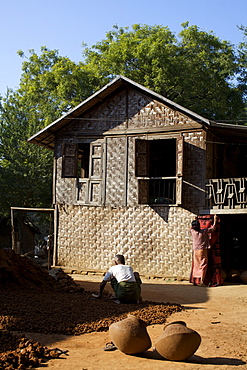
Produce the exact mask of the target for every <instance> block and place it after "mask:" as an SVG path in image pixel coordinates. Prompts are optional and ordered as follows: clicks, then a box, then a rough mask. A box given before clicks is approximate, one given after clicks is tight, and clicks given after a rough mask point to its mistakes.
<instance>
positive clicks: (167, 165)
mask: <svg viewBox="0 0 247 370" xmlns="http://www.w3.org/2000/svg"><path fill="white" fill-rule="evenodd" d="M181 138H182V137H180V138H179V139H160V140H136V177H137V178H138V191H139V194H138V195H139V201H138V202H139V203H141V204H178V203H179V199H178V198H180V197H178V193H179V191H180V190H181V189H180V186H181V181H179V179H178V177H179V176H181V172H182V171H181V168H180V169H179V167H181V163H180V162H181V159H182V155H181V150H182V148H181V146H180V145H179V143H181V142H182V140H181ZM180 193H181V192H180Z"/></svg>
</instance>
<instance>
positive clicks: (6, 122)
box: [0, 47, 94, 217]
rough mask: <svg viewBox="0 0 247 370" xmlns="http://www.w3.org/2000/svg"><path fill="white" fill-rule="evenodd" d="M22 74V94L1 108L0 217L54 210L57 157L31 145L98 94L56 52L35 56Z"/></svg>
mask: <svg viewBox="0 0 247 370" xmlns="http://www.w3.org/2000/svg"><path fill="white" fill-rule="evenodd" d="M19 54H20V55H21V56H24V54H23V52H21V51H20V52H19ZM22 70H23V73H22V76H21V79H20V85H19V88H18V89H17V90H16V91H13V90H8V92H7V94H6V97H5V98H4V99H2V101H1V104H0V112H1V118H0V138H1V139H0V217H8V215H9V210H10V206H18V207H41V206H43V207H44V206H47V207H48V206H50V205H51V203H52V198H51V195H52V194H51V193H52V165H53V161H52V157H53V153H52V152H51V151H48V150H47V149H44V148H42V147H40V146H37V145H31V144H30V143H27V139H28V138H29V137H31V136H32V135H33V134H35V133H36V132H37V131H39V130H40V129H42V128H44V127H45V126H46V125H47V124H49V123H51V122H52V121H54V120H55V119H57V118H58V117H59V116H60V115H61V114H63V113H64V112H66V111H67V110H69V109H70V108H72V107H74V106H75V105H77V104H78V103H80V102H81V101H82V100H84V99H85V98H86V97H87V96H88V95H90V94H92V92H93V91H94V90H93V87H92V85H93V83H92V81H93V79H94V78H93V77H92V75H91V74H90V73H89V72H88V71H87V68H86V67H85V66H84V65H83V64H82V63H79V64H75V63H73V62H71V61H70V60H69V59H68V58H65V57H61V56H59V55H58V51H57V50H48V49H47V48H46V47H42V48H41V55H40V56H38V55H37V54H36V53H34V51H33V50H31V51H30V57H29V59H28V60H27V61H24V62H23V65H22Z"/></svg>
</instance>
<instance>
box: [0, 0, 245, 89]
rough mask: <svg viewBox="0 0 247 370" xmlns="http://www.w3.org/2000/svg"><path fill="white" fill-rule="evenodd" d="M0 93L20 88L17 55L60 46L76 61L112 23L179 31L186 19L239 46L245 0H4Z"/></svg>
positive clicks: (0, 1)
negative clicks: (144, 25) (84, 44)
mask: <svg viewBox="0 0 247 370" xmlns="http://www.w3.org/2000/svg"><path fill="white" fill-rule="evenodd" d="M0 10H1V12H0V29H1V31H0V45H1V56H0V95H2V96H3V95H4V94H5V93H6V91H7V87H9V88H13V89H15V88H17V87H18V85H19V80H20V75H21V65H22V62H23V59H21V58H20V57H19V56H18V55H17V51H18V50H23V51H24V52H25V53H26V54H27V55H28V50H29V49H34V50H35V51H36V52H37V53H39V51H40V47H41V46H47V47H48V48H49V49H58V50H59V54H60V55H61V56H67V57H69V58H70V59H71V60H73V61H74V62H78V61H80V60H82V47H81V44H82V42H85V43H87V45H88V46H91V45H93V44H94V43H96V42H97V41H100V40H102V39H103V38H104V37H105V34H106V32H107V31H110V30H111V29H112V26H113V25H115V24H117V25H118V26H122V27H125V26H131V25H132V24H135V23H140V24H148V25H150V26H153V25H163V26H168V28H169V29H170V30H171V31H172V32H174V33H176V34H177V33H178V32H180V31H181V23H183V22H185V21H188V22H189V24H190V25H197V26H198V27H199V28H201V29H203V30H205V31H207V32H208V31H213V32H214V34H215V35H216V36H218V37H219V38H220V39H221V40H228V41H230V42H231V43H233V44H238V43H239V42H241V41H242V40H243V34H242V32H241V31H239V30H238V28H237V26H240V25H244V26H247V0H90V1H89V0H0Z"/></svg>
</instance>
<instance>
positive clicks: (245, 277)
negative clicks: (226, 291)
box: [240, 271, 247, 284]
mask: <svg viewBox="0 0 247 370" xmlns="http://www.w3.org/2000/svg"><path fill="white" fill-rule="evenodd" d="M240 279H241V281H242V282H243V283H245V284H247V271H243V272H242V274H241V275H240Z"/></svg>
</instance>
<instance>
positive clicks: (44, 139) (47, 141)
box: [28, 76, 247, 149]
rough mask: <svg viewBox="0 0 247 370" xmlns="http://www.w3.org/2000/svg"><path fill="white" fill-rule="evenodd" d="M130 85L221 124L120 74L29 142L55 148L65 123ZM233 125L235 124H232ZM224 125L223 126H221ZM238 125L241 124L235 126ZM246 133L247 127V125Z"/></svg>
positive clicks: (205, 121) (197, 118)
mask: <svg viewBox="0 0 247 370" xmlns="http://www.w3.org/2000/svg"><path fill="white" fill-rule="evenodd" d="M124 85H128V86H130V87H132V88H134V89H137V90H139V91H141V92H142V93H145V94H146V95H149V96H151V97H152V98H154V99H156V100H158V101H161V102H163V103H164V104H166V105H168V106H170V107H171V108H174V109H176V110H178V111H180V112H181V113H183V114H185V115H187V116H189V117H191V118H192V119H194V120H195V121H197V122H200V123H202V124H204V125H206V126H209V127H210V126H211V127H214V128H216V127H219V128H220V125H218V124H216V123H214V124H212V123H211V122H210V121H209V120H208V119H206V118H204V117H202V116H200V115H198V114H197V113H195V112H192V111H190V110H189V109H187V108H184V107H182V106H181V105H179V104H177V103H174V102H173V101H171V100H169V99H167V98H165V97H164V96H162V95H159V94H157V93H155V92H154V91H152V90H150V89H147V88H146V87H144V86H142V85H140V84H138V83H136V82H134V81H132V80H130V79H129V78H127V77H124V76H118V77H116V78H115V79H114V80H112V81H111V82H110V83H108V84H107V85H105V86H104V87H103V88H102V89H100V90H99V91H97V92H96V93H94V94H93V95H91V96H90V97H89V98H87V99H86V100H84V101H83V102H82V103H80V104H79V105H77V106H76V107H75V108H73V109H71V110H70V111H69V112H68V113H66V114H64V115H63V116H61V117H60V118H58V119H57V120H56V121H54V122H52V123H51V124H49V125H48V126H46V127H45V128H44V129H42V130H41V131H39V132H37V133H36V134H35V135H33V136H32V137H30V138H29V139H28V142H30V143H33V144H38V145H41V146H44V147H46V148H48V149H53V148H54V142H55V134H56V132H57V131H58V130H60V129H61V128H63V127H64V126H65V125H67V124H69V122H71V119H73V118H78V117H80V116H82V115H83V113H85V112H86V111H88V110H89V109H90V108H92V107H93V106H95V105H96V104H98V103H100V102H102V101H103V100H104V99H106V98H107V97H108V96H109V95H110V94H112V93H113V92H114V91H116V90H118V89H119V88H120V87H121V86H124ZM231 126H233V125H231ZM221 127H222V126H221ZM234 127H235V129H236V127H240V126H234ZM245 130H246V133H247V128H246V127H245Z"/></svg>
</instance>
